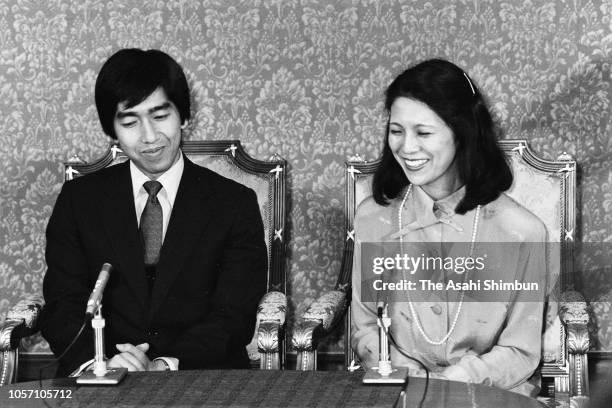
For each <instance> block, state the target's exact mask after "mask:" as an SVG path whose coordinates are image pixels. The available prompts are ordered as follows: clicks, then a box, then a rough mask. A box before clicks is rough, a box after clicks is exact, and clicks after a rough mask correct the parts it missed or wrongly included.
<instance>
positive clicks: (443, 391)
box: [0, 370, 542, 408]
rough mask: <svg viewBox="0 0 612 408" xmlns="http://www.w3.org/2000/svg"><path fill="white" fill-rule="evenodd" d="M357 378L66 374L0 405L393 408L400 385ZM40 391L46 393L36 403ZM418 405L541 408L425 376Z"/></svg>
mask: <svg viewBox="0 0 612 408" xmlns="http://www.w3.org/2000/svg"><path fill="white" fill-rule="evenodd" d="M362 377H363V373H362V372H355V373H351V372H347V371H258V370H204V371H178V372H157V373H155V372H153V373H129V374H128V376H127V377H126V378H125V379H124V380H123V382H122V383H121V384H119V385H118V386H84V385H79V386H77V385H76V383H75V380H74V379H54V380H44V381H42V388H41V387H40V385H39V383H38V382H25V383H17V384H13V385H10V386H6V387H2V388H0V406H1V407H3V408H8V407H45V406H50V407H95V408H102V407H391V406H393V403H394V402H395V400H396V398H397V396H398V394H399V392H400V390H401V386H399V385H368V386H365V385H362V383H361V379H362ZM424 389H425V380H424V379H423V378H413V377H411V378H410V380H409V385H408V390H407V399H406V407H418V404H419V401H420V400H421V398H422V395H423V391H424ZM56 390H57V391H56ZM43 396H47V397H48V398H45V399H44V400H43V399H42V397H43ZM68 396H69V397H70V398H68ZM62 397H63V398H62ZM45 404H47V405H45ZM422 406H423V407H453V408H455V407H458V408H460V407H479V408H485V407H500V408H503V407H508V408H509V407H521V408H530V407H534V408H535V407H539V408H541V407H542V405H540V404H539V403H538V402H537V401H536V400H534V399H531V398H527V397H524V396H521V395H518V394H515V393H512V392H509V391H504V390H500V389H497V388H493V387H488V386H484V385H474V384H465V383H459V382H453V381H442V380H430V381H429V385H428V389H427V395H426V398H425V401H424V403H423V405H422ZM399 407H402V405H401V404H400V405H399Z"/></svg>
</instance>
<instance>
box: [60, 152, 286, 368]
mask: <svg viewBox="0 0 612 408" xmlns="http://www.w3.org/2000/svg"><path fill="white" fill-rule="evenodd" d="M181 149H182V150H183V152H184V153H185V155H186V156H187V157H188V158H189V159H190V160H191V161H193V162H194V163H196V164H198V165H200V166H203V167H206V168H208V169H210V170H213V171H215V172H217V173H219V174H221V175H222V176H224V177H227V178H229V179H232V180H235V181H237V182H239V183H241V184H243V185H245V186H247V187H249V188H251V189H253V190H254V191H255V194H256V195H257V202H258V204H259V209H260V211H261V217H262V220H263V224H264V233H265V238H266V244H267V249H268V283H267V291H272V290H273V291H278V292H282V293H286V279H285V247H286V245H285V240H284V237H285V203H286V197H285V180H286V167H287V165H286V161H285V160H283V159H282V158H280V157H278V156H276V155H274V156H272V157H271V158H270V160H269V161H262V160H257V159H254V158H252V157H251V156H249V155H248V154H247V153H246V152H245V151H244V149H243V148H242V145H241V144H240V141H238V140H211V141H208V140H206V141H184V142H183V144H182V146H181ZM126 160H127V156H126V155H125V154H124V153H123V151H122V150H121V149H120V148H119V146H118V145H115V144H113V145H111V146H110V148H109V150H108V151H107V152H106V153H105V154H104V156H103V157H102V158H100V159H98V160H96V161H95V162H93V163H85V162H84V161H82V160H80V159H79V158H78V157H73V158H71V159H70V160H69V161H68V162H66V163H65V180H72V179H73V178H75V177H79V176H81V175H84V174H87V173H91V172H94V171H97V170H100V169H102V168H104V167H107V166H112V165H115V164H118V163H122V162H124V161H126ZM247 348H248V349H249V355H250V356H253V355H256V352H257V339H256V336H255V337H254V340H253V342H252V343H251V344H250V345H249V347H247ZM282 358H283V361H284V356H282Z"/></svg>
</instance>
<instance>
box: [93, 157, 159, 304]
mask: <svg viewBox="0 0 612 408" xmlns="http://www.w3.org/2000/svg"><path fill="white" fill-rule="evenodd" d="M117 167H118V169H117V172H118V177H109V179H108V182H107V185H106V194H104V198H103V199H102V202H101V205H100V207H101V208H100V213H101V216H102V217H103V219H104V225H105V228H106V232H107V235H108V240H109V242H110V245H111V247H112V248H113V251H114V253H115V255H116V262H117V265H113V266H114V267H116V269H117V270H119V271H120V273H122V274H123V276H124V277H125V280H126V281H127V283H128V285H129V286H130V287H131V289H132V290H133V292H134V295H135V297H136V299H138V301H139V303H140V304H141V305H142V307H143V308H145V309H146V307H147V292H148V287H147V281H146V278H145V273H144V258H143V249H142V243H141V242H140V235H139V232H138V222H137V219H136V209H135V207H134V196H133V193H132V178H131V176H130V167H129V162H126V163H123V164H118V165H117ZM109 256H110V254H109Z"/></svg>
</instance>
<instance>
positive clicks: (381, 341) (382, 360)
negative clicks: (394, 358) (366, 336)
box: [362, 300, 408, 384]
mask: <svg viewBox="0 0 612 408" xmlns="http://www.w3.org/2000/svg"><path fill="white" fill-rule="evenodd" d="M376 309H377V310H376V312H377V319H376V320H377V323H378V350H379V352H378V357H379V358H378V367H371V368H369V369H368V370H367V371H366V373H365V375H364V377H363V380H362V382H363V383H364V384H403V383H404V382H405V380H406V377H407V376H408V369H407V368H404V367H393V365H392V364H391V355H390V353H389V338H388V336H387V333H388V331H389V328H390V327H391V318H390V317H389V304H388V303H387V302H386V301H382V300H379V301H378V302H377V304H376Z"/></svg>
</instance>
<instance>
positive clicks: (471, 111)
mask: <svg viewBox="0 0 612 408" xmlns="http://www.w3.org/2000/svg"><path fill="white" fill-rule="evenodd" d="M400 97H405V98H410V99H414V100H417V101H420V102H423V103H425V104H426V105H427V106H428V107H429V108H430V109H431V110H433V111H434V112H435V113H436V114H437V115H438V116H439V117H440V118H442V120H443V121H444V122H445V123H446V125H447V126H448V127H449V128H450V129H451V130H452V132H453V134H454V137H455V142H456V145H457V152H456V156H455V161H456V163H457V169H458V173H459V174H458V175H459V178H460V179H461V181H462V182H463V183H465V185H466V192H465V196H464V197H463V199H462V200H461V201H460V202H459V203H458V204H457V207H456V208H455V211H456V212H457V213H458V214H465V213H466V212H467V211H470V210H472V209H474V208H476V206H477V205H479V204H480V205H485V204H488V203H490V202H491V201H493V200H495V199H496V198H497V197H499V195H500V194H501V193H502V192H504V191H506V190H508V189H509V188H510V186H511V185H512V180H513V177H512V171H511V170H510V166H509V165H508V162H507V161H506V156H505V155H504V152H503V151H502V150H501V148H500V147H499V145H498V144H497V137H496V132H495V126H494V124H493V119H492V118H491V114H490V113H489V110H488V108H487V106H486V103H485V101H484V98H483V97H482V95H481V93H480V91H479V90H478V88H477V87H476V85H475V84H474V82H473V81H472V80H471V79H470V78H469V77H468V75H467V74H466V73H465V72H464V71H463V70H462V69H461V68H459V67H457V66H456V65H455V64H452V63H450V62H448V61H445V60H442V59H431V60H427V61H424V62H421V63H420V64H417V65H415V66H413V67H412V68H409V69H407V70H406V71H404V72H402V73H401V74H400V75H399V76H398V77H397V78H395V79H394V80H393V82H391V85H389V87H388V88H387V90H386V92H385V110H386V111H387V113H390V111H391V105H393V102H395V100H396V99H397V98H400ZM408 184H409V181H408V179H407V178H406V175H405V173H404V171H403V170H402V168H401V167H400V165H399V164H398V163H397V161H396V159H395V157H394V156H393V153H392V152H391V149H390V148H389V121H387V126H386V134H385V144H384V147H383V154H382V161H381V163H380V166H379V167H378V169H377V170H376V173H375V174H374V181H373V193H374V199H375V201H376V202H377V203H378V204H380V205H388V204H389V200H391V199H394V198H396V197H397V196H398V195H399V194H400V193H401V191H402V190H404V188H405V187H406V186H407V185H408Z"/></svg>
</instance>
